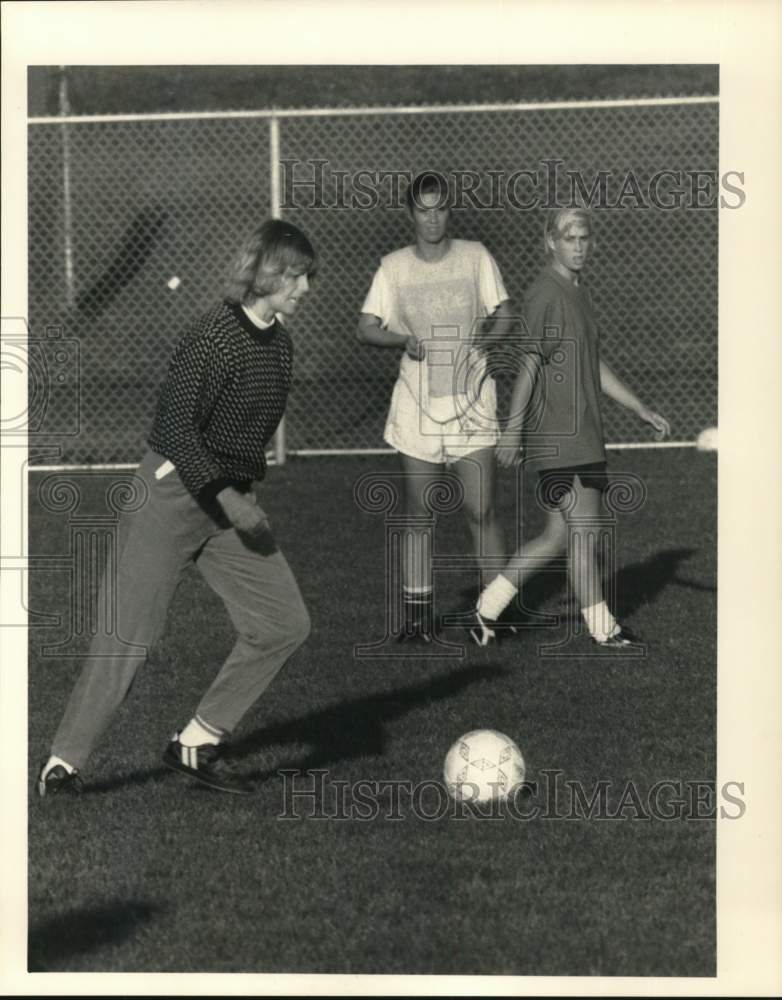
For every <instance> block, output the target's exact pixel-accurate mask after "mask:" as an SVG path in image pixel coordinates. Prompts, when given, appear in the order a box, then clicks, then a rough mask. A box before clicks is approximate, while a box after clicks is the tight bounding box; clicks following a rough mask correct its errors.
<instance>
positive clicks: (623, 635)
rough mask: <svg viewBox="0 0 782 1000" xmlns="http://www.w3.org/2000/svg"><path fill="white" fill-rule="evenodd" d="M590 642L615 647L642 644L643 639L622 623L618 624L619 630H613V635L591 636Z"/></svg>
mask: <svg viewBox="0 0 782 1000" xmlns="http://www.w3.org/2000/svg"><path fill="white" fill-rule="evenodd" d="M592 642H594V643H597V645H598V646H610V647H613V648H615V649H621V648H623V647H627V646H642V645H643V640H642V639H641V638H640V637H639V636H637V635H636V634H635V633H634V632H631V631H630V629H629V628H626V627H625V626H624V625H620V626H619V631H618V632H615V633H614V635H610V636H609V637H608V638H607V639H596V638H595V637H594V636H592Z"/></svg>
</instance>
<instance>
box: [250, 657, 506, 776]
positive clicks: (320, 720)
mask: <svg viewBox="0 0 782 1000" xmlns="http://www.w3.org/2000/svg"><path fill="white" fill-rule="evenodd" d="M508 673H509V671H508V670H506V669H503V668H500V667H498V666H492V665H490V664H486V665H481V666H470V667H464V668H462V669H460V670H456V671H452V672H450V673H447V674H443V675H441V676H438V677H433V678H430V679H429V680H426V681H422V682H421V683H420V684H411V685H409V686H407V687H404V688H400V689H398V690H395V691H388V692H380V693H378V694H373V695H368V696H367V697H365V698H354V699H351V700H349V701H344V702H340V703H338V704H336V705H332V706H330V707H328V708H323V709H319V710H318V711H316V712H310V713H308V714H307V715H303V716H301V717H300V718H298V719H291V720H289V721H287V722H280V723H277V724H276V725H273V726H265V727H264V728H263V729H261V730H259V731H258V732H255V733H251V734H249V735H248V736H245V737H244V738H243V739H240V740H237V741H236V742H235V743H234V744H233V745H232V748H231V753H232V756H234V755H235V756H236V757H243V756H247V755H250V754H253V753H257V752H258V751H262V750H264V749H265V748H266V747H269V746H273V745H279V744H283V745H284V744H285V743H296V744H301V743H306V744H309V745H310V746H311V748H312V749H311V750H310V751H309V753H307V754H306V755H305V756H303V757H300V758H299V759H298V760H295V761H285V762H284V763H277V764H276V766H275V768H274V771H270V772H269V773H270V774H271V773H274V772H275V771H276V770H277V769H278V768H279V767H283V766H284V767H290V768H298V769H300V770H308V769H310V768H318V767H322V766H324V765H326V764H334V763H335V762H337V761H341V760H351V759H354V758H356V757H365V756H377V755H378V754H382V753H383V751H384V750H385V744H386V724H387V723H389V722H391V721H393V720H394V719H397V718H399V717H400V716H403V715H406V714H407V713H408V712H410V711H411V710H413V709H416V708H419V707H422V706H425V705H429V704H432V703H433V702H438V701H443V700H445V699H448V698H453V697H454V696H456V695H458V694H459V693H460V692H461V691H463V690H464V689H465V688H466V687H468V686H469V685H470V684H474V683H476V682H477V681H487V680H497V679H499V678H501V677H505V676H507V675H508Z"/></svg>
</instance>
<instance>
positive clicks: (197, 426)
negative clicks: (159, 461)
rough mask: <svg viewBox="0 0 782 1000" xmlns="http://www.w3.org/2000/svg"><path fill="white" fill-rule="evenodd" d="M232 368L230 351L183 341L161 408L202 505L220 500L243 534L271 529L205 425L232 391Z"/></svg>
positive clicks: (180, 466) (178, 460)
mask: <svg viewBox="0 0 782 1000" xmlns="http://www.w3.org/2000/svg"><path fill="white" fill-rule="evenodd" d="M230 373H231V365H230V362H229V360H228V357H227V355H226V353H225V347H224V345H218V346H216V347H215V345H213V344H212V343H211V342H209V341H206V340H201V339H192V340H185V341H183V342H182V343H181V344H180V346H179V347H178V348H177V350H176V351H175V353H174V356H173V358H172V360H171V364H170V366H169V370H168V375H167V377H166V381H165V384H164V386H163V391H162V393H161V397H160V403H159V406H158V421H159V422H160V424H161V426H163V427H165V428H166V436H167V439H168V447H167V448H166V452H167V455H168V457H169V458H170V459H171V461H172V462H173V463H174V466H175V468H176V470H177V473H178V475H179V477H180V479H181V480H182V482H183V484H184V485H185V486H186V487H187V489H188V491H189V492H190V493H191V494H192V495H193V496H194V497H195V498H196V499H197V500H199V501H201V502H202V503H209V502H211V501H213V500H217V501H218V503H219V504H220V506H221V507H222V509H223V511H224V512H225V515H226V517H227V518H228V520H229V521H230V522H231V524H233V525H234V527H236V528H238V529H239V530H240V531H245V532H248V533H252V532H255V531H257V530H259V529H260V528H261V527H263V526H265V525H266V524H267V521H266V515H265V514H264V513H263V511H262V510H261V509H260V507H258V505H257V503H256V501H255V497H254V495H253V494H247V495H245V494H243V493H240V492H239V490H237V489H235V488H234V486H233V485H232V481H231V479H230V477H228V476H226V475H225V473H224V472H223V470H222V469H221V468H220V466H219V465H218V463H217V462H216V460H215V459H214V458H213V457H212V455H211V453H210V452H209V450H208V448H207V447H206V445H205V444H204V439H203V435H202V432H201V425H202V422H203V421H204V420H205V419H206V418H207V416H208V414H209V413H210V412H211V411H212V409H213V408H214V406H215V404H216V403H217V401H218V399H219V397H220V395H221V393H223V392H224V391H226V389H227V387H228V385H229V383H230V377H231V374H230Z"/></svg>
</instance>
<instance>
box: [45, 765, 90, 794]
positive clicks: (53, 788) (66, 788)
mask: <svg viewBox="0 0 782 1000" xmlns="http://www.w3.org/2000/svg"><path fill="white" fill-rule="evenodd" d="M45 769H46V765H45V764H44V765H43V767H42V768H41V771H40V774H39V775H38V794H39V795H40V797H41V798H44V797H45V796H46V795H79V793H80V792H81V790H82V788H83V787H84V785H83V784H82V780H81V778H80V776H79V772H78V771H68V769H67V768H65V767H63V766H62V764H55V766H54V767H53V768H52V769H51V770H50V771H49V772H48V773H47V775H46V777H44V776H43V772H44V770H45Z"/></svg>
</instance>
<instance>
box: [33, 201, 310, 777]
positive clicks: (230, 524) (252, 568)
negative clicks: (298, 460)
mask: <svg viewBox="0 0 782 1000" xmlns="http://www.w3.org/2000/svg"><path fill="white" fill-rule="evenodd" d="M314 266H315V251H314V250H313V248H312V245H311V243H310V241H309V240H308V239H307V237H306V236H305V235H304V233H302V232H301V230H299V229H297V228H296V227H295V226H292V225H290V224H288V223H285V222H281V221H277V220H271V221H267V222H265V223H264V224H263V225H262V226H260V227H259V228H258V229H257V230H256V231H255V232H254V233H252V235H251V236H250V237H249V238H248V239H247V240H246V242H245V244H244V245H243V247H242V248H241V250H240V252H239V254H238V256H237V258H236V261H235V263H234V266H233V269H232V272H231V275H230V277H229V280H228V283H227V287H226V289H225V296H224V300H223V301H222V302H220V303H219V304H218V305H216V306H214V307H213V308H212V309H210V310H209V311H208V312H207V313H206V314H205V315H203V316H202V317H201V318H200V319H198V320H197V321H196V322H195V323H194V324H193V325H192V326H191V327H190V328H189V329H188V330H187V331H186V332H185V335H184V336H183V338H182V340H181V341H180V343H179V344H178V346H177V348H176V350H175V351H174V354H173V357H172V360H171V363H170V366H169V369H168V373H167V376H166V379H165V383H164V385H163V388H162V391H161V394H160V400H159V403H158V407H157V413H156V415H155V420H154V424H153V427H152V431H151V433H150V435H149V439H148V443H149V448H150V450H149V451H148V452H147V454H146V455H145V456H144V458H143V460H142V462H141V464H140V466H139V469H138V472H137V476H138V477H139V480H140V482H139V485H140V488H141V489H142V490H143V492H144V495H145V502H144V504H143V506H142V507H141V508H140V510H139V511H138V512H137V513H135V514H132V515H128V516H127V517H126V519H125V521H124V522H123V525H122V535H123V536H124V537H123V546H122V550H121V555H120V558H119V563H118V566H117V569H116V576H113V575H111V576H110V575H109V574H108V573H107V574H106V576H105V578H104V581H103V584H102V595H101V600H111V599H112V597H114V596H115V595H114V594H113V593H112V590H115V593H116V602H117V628H116V630H115V633H114V635H111V636H108V635H107V636H101V635H98V636H96V637H95V639H94V640H93V643H92V645H91V647H90V650H89V654H88V656H87V659H86V662H85V665H84V667H83V669H82V672H81V675H80V676H79V678H78V680H77V682H76V685H75V687H74V689H73V692H72V694H71V697H70V700H69V702H68V704H67V706H66V709H65V713H64V715H63V718H62V721H61V722H60V726H59V729H58V730H57V733H56V735H55V737H54V740H53V742H52V749H51V756H50V757H49V759H48V760H47V761H46V763H45V764H44V765H43V767H42V769H41V772H40V775H39V779H38V791H39V794H40V795H41V796H45V795H50V794H52V793H62V792H68V793H72V792H78V791H80V790H81V788H82V783H81V777H80V772H81V770H82V768H83V767H84V766H85V764H86V763H87V760H88V758H89V756H90V754H91V752H92V750H93V749H94V747H95V746H96V744H97V742H98V740H99V739H100V737H101V736H102V734H103V733H104V731H105V730H106V728H107V726H108V725H109V722H110V721H111V718H112V716H113V714H114V712H115V711H116V709H117V708H118V706H119V705H120V703H121V702H122V701H123V699H124V697H125V695H126V694H127V692H128V690H129V688H130V685H131V683H132V681H133V678H134V677H135V675H136V672H137V670H138V669H139V667H140V666H141V665H142V663H144V661H145V660H146V656H147V652H148V650H149V649H150V648H151V647H152V646H153V645H154V643H155V642H156V641H157V639H158V638H159V637H160V635H161V633H162V631H163V627H164V624H165V618H166V613H167V611H168V608H169V605H170V603H171V600H172V598H173V596H174V591H175V590H176V587H177V584H178V583H179V581H180V579H181V578H182V575H183V573H184V571H185V569H186V567H187V566H188V564H189V563H190V562H195V565H196V566H197V567H198V569H199V570H200V572H201V574H202V576H203V577H204V579H205V580H206V582H207V583H208V584H209V586H210V587H211V588H212V589H213V590H214V591H215V592H216V593H217V594H219V596H220V597H221V598H222V599H223V601H224V602H225V605H226V608H227V610H228V613H229V615H230V617H231V620H232V622H233V624H234V626H235V628H236V630H237V632H238V638H237V640H236V644H235V645H234V647H233V649H232V651H231V653H230V654H229V656H228V658H227V660H226V661H225V662H224V663H223V665H222V667H221V669H220V671H219V672H218V674H217V676H216V677H215V679H214V681H213V683H212V684H211V686H210V687H209V689H208V690H207V692H206V693H205V694H204V696H203V698H202V699H201V702H200V704H199V705H198V707H197V709H196V711H195V714H194V716H193V718H192V719H191V720H190V721H189V722H188V723H187V725H186V726H185V727H184V728H183V729H182V730H181V731H179V732H177V733H175V735H174V737H173V738H172V740H171V742H170V743H169V744H168V746H167V748H166V750H165V753H164V755H163V760H164V763H165V764H166V765H167V766H169V767H170V768H173V769H174V770H176V771H178V772H180V773H183V774H186V775H189V776H190V777H192V778H195V779H197V780H199V781H200V782H202V783H204V784H206V785H208V786H209V787H211V788H215V789H217V790H220V791H225V792H238V793H248V792H251V791H252V785H251V783H250V782H249V781H248V780H246V779H245V778H243V777H242V776H240V775H239V774H237V773H236V772H235V771H234V770H233V769H232V767H231V765H230V763H229V762H228V761H227V760H226V759H225V755H224V754H223V752H222V751H223V749H224V747H225V740H226V737H227V736H228V735H229V734H230V733H231V732H232V731H233V729H234V728H235V727H236V725H237V724H238V722H239V720H240V719H241V718H242V716H243V715H244V714H245V712H247V710H248V709H249V708H250V707H251V705H253V704H254V703H255V701H256V700H257V699H258V698H259V697H260V695H261V694H262V693H263V692H264V690H265V689H266V688H267V687H268V685H269V684H270V683H271V681H272V680H273V679H274V677H275V676H276V674H277V673H278V672H279V670H280V669H281V668H282V666H283V665H284V664H285V662H286V661H287V660H288V658H289V657H290V656H291V654H292V653H293V652H294V651H295V650H296V649H297V648H298V647H299V646H300V645H301V644H302V643H303V642H304V640H305V639H306V638H307V636H308V634H309V630H310V621H309V616H308V614H307V609H306V607H305V605H304V602H303V600H302V597H301V594H300V592H299V588H298V585H297V583H296V580H295V578H294V576H293V573H292V572H291V569H290V567H289V566H288V563H287V562H286V560H285V558H284V556H283V555H282V553H281V552H280V550H279V548H278V547H277V544H276V542H275V539H274V536H273V535H272V532H271V529H270V526H269V522H268V519H267V517H266V514H265V513H264V511H263V509H262V508H261V506H260V505H259V503H258V499H257V496H256V493H255V485H256V484H257V483H258V482H259V481H260V480H262V479H263V477H264V474H265V471H266V447H267V445H268V443H269V441H270V440H271V438H272V436H273V434H274V432H275V430H276V428H277V426H278V424H279V422H280V420H281V418H282V415H283V412H284V410H285V403H286V400H287V396H288V389H289V386H290V382H291V373H292V362H293V345H292V343H291V338H290V336H289V334H288V332H287V330H286V329H285V326H284V320H285V318H286V317H289V316H292V315H293V314H294V313H295V311H296V309H297V306H298V303H299V301H300V300H301V298H302V296H303V295H305V294H306V293H307V291H308V288H309V278H310V277H311V276H312V274H313V273H314Z"/></svg>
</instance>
